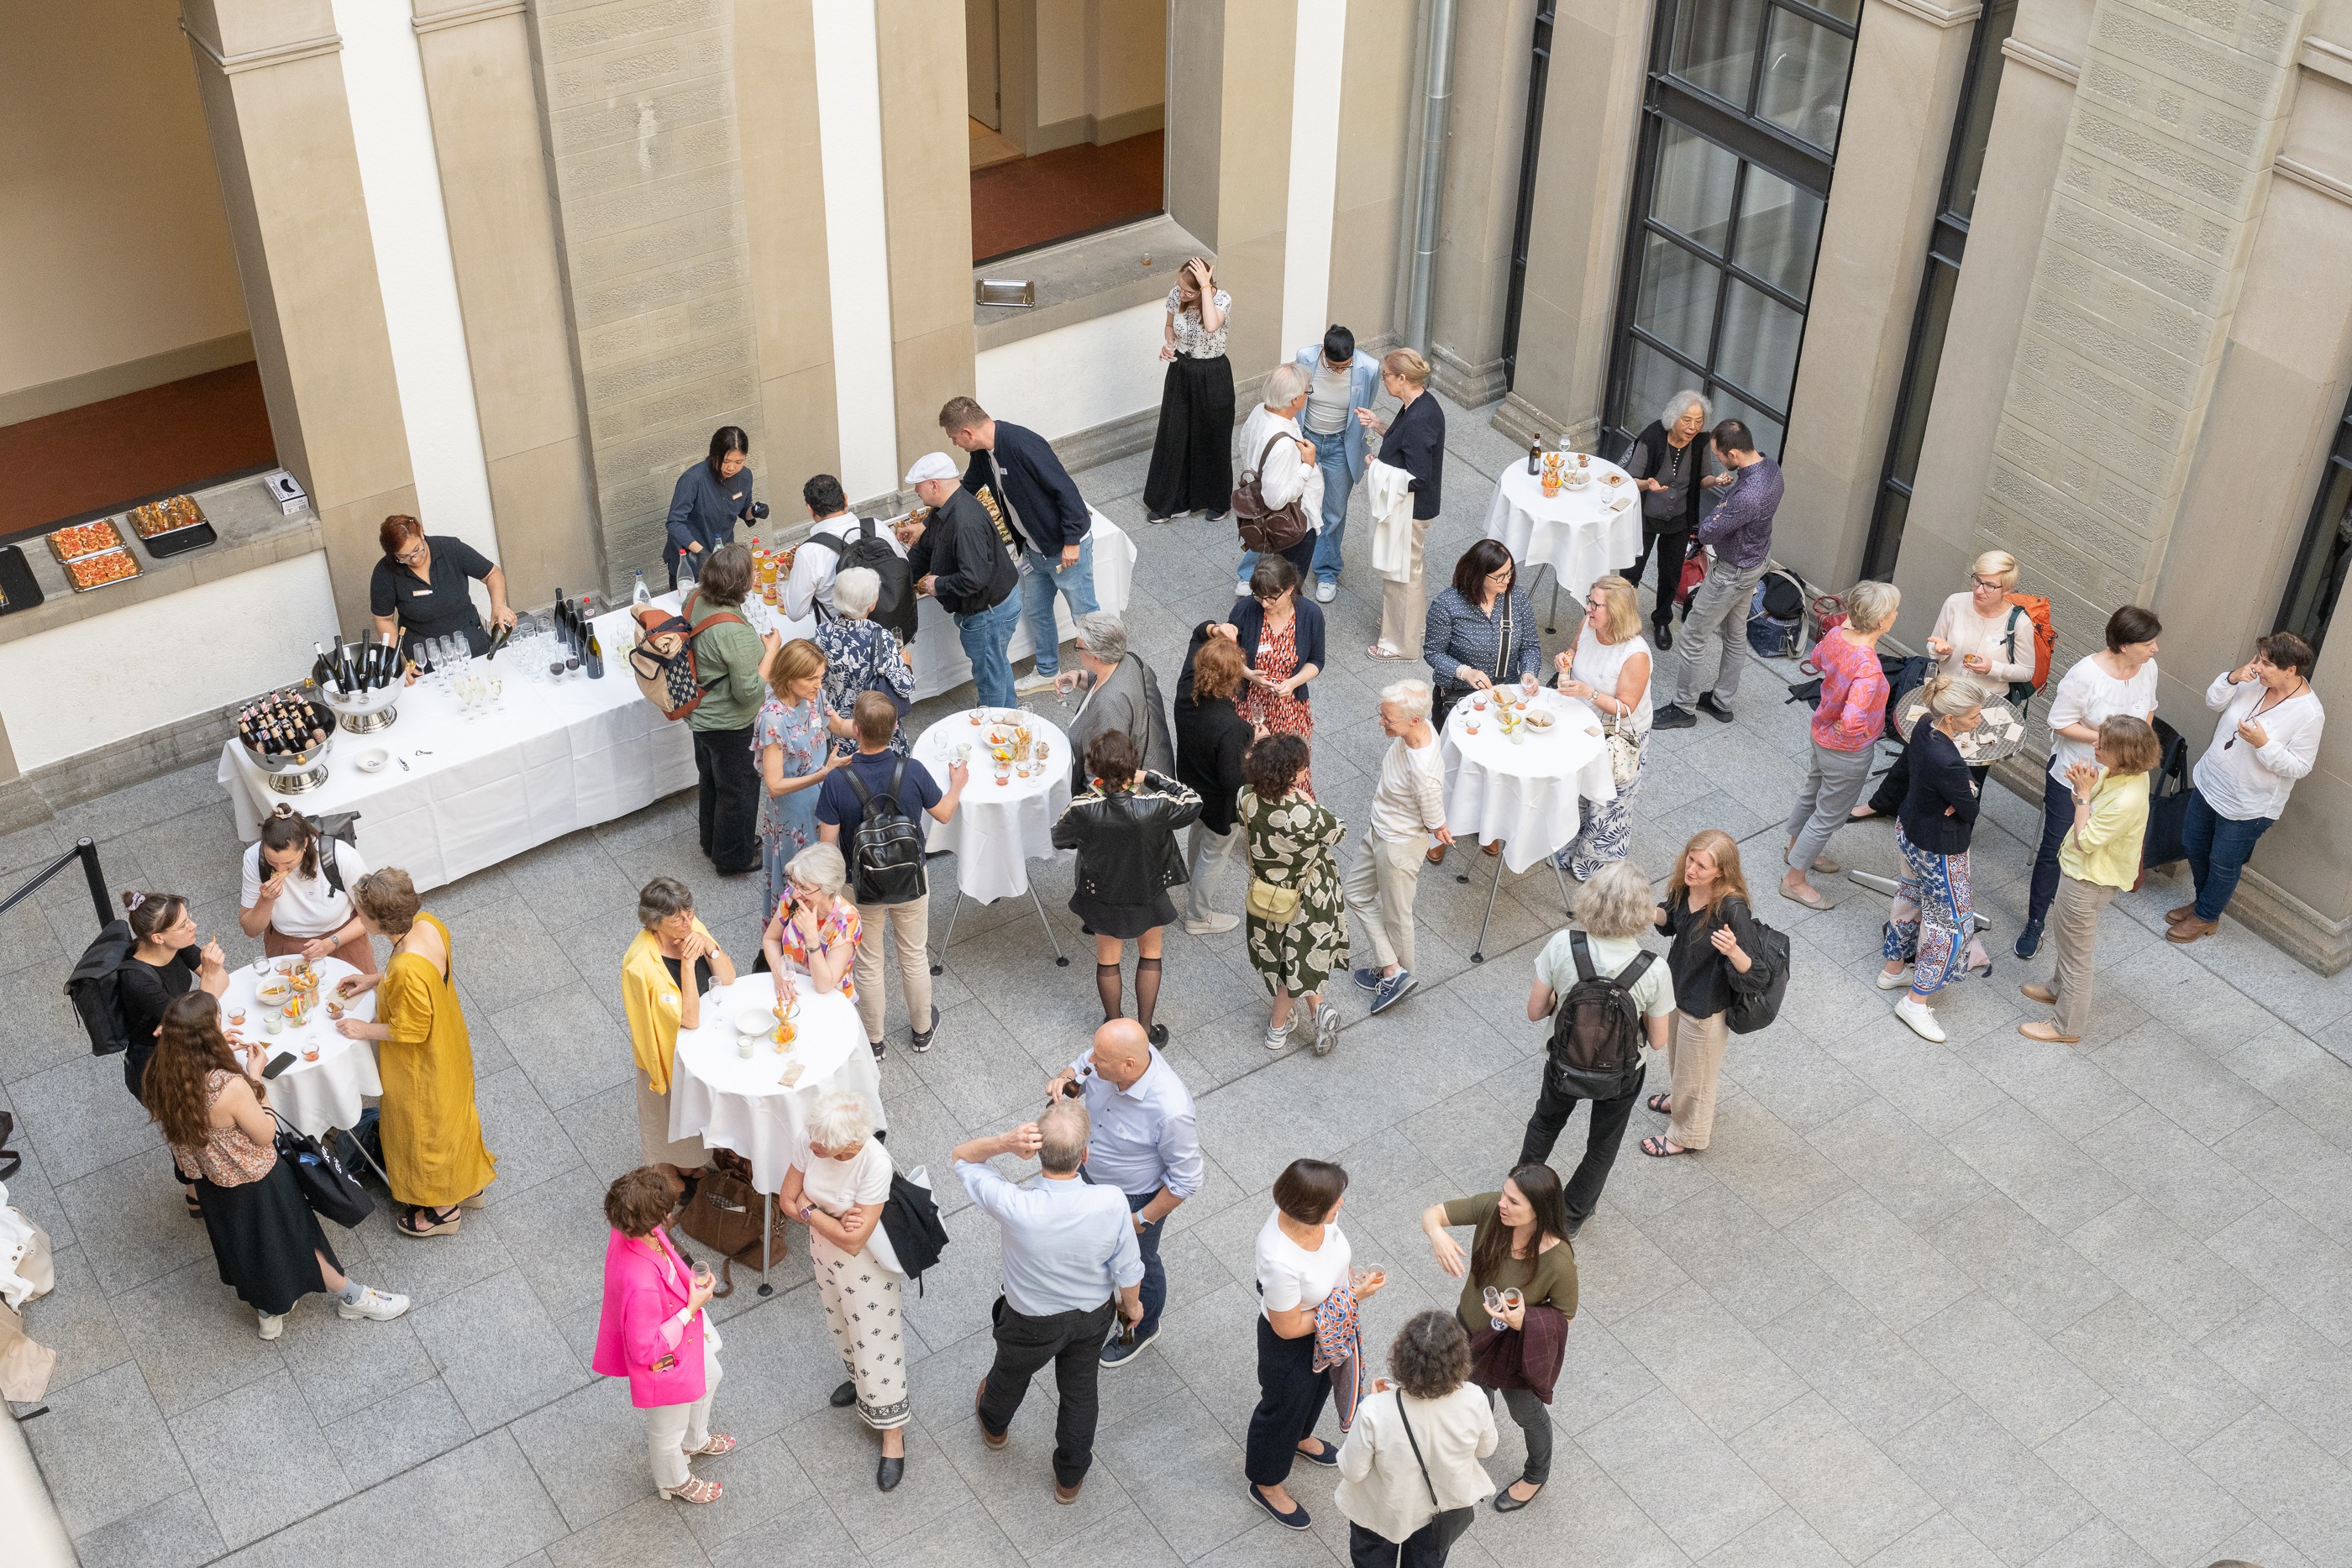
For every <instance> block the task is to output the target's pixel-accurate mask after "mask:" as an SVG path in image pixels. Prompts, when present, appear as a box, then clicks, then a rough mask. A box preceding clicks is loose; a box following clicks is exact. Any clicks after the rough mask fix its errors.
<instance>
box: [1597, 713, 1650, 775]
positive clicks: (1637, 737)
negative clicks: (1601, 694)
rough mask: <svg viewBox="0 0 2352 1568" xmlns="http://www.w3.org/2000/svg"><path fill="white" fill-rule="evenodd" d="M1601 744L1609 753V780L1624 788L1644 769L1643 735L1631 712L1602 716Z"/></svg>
mask: <svg viewBox="0 0 2352 1568" xmlns="http://www.w3.org/2000/svg"><path fill="white" fill-rule="evenodd" d="M1601 745H1602V747H1605V748H1606V749H1607V750H1608V753H1609V780H1610V782H1611V783H1612V784H1614V785H1616V786H1617V788H1618V789H1624V788H1625V787H1626V786H1627V785H1629V784H1631V783H1633V775H1635V774H1636V773H1639V772H1640V771H1641V770H1642V737H1641V734H1640V732H1638V731H1637V730H1635V729H1634V727H1633V715H1632V714H1630V713H1609V714H1602V715H1601Z"/></svg>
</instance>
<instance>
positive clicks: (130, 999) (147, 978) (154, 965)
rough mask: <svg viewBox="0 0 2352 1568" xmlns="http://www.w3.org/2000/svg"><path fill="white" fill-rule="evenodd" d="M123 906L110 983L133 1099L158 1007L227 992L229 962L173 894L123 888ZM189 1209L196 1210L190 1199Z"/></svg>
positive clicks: (159, 1017) (151, 1049) (158, 1021)
mask: <svg viewBox="0 0 2352 1568" xmlns="http://www.w3.org/2000/svg"><path fill="white" fill-rule="evenodd" d="M122 909H123V914H124V917H125V920H126V922H127V923H128V924H129V925H130V927H131V937H132V939H133V940H132V943H131V956H130V958H129V959H128V960H127V961H125V962H124V964H123V966H122V967H121V969H119V970H117V971H116V972H115V973H116V979H115V988H116V993H117V995H118V996H119V997H120V998H121V1003H122V1027H123V1038H124V1039H126V1040H129V1041H130V1042H131V1049H130V1050H128V1051H124V1052H123V1054H122V1086H123V1087H124V1088H126V1089H128V1090H130V1091H131V1098H132V1099H133V1100H136V1099H138V1098H139V1097H140V1088H139V1084H140V1081H141V1080H142V1078H143V1077H145V1076H146V1072H147V1059H148V1058H149V1057H151V1056H152V1055H154V1053H155V1031H156V1030H158V1029H160V1028H162V1027H163V1009H165V1008H167V1007H170V1006H171V1005H172V1001H173V998H176V997H180V996H184V995H185V994H186V993H187V992H188V991H190V990H201V991H203V992H205V993H206V994H207V995H209V996H213V997H221V996H225V995H226V994H227V992H228V967H227V964H226V961H225V959H224V957H223V955H222V953H221V945H220V939H219V938H218V937H214V938H211V939H209V940H205V941H201V942H200V941H199V940H198V939H197V936H196V917H195V915H194V912H193V911H192V910H191V909H190V907H189V905H188V901H187V900H186V899H184V898H183V897H181V896H180V895H179V894H176V893H126V894H123V895H122ZM188 1211H189V1212H190V1213H191V1214H193V1213H194V1212H195V1208H194V1203H193V1202H191V1204H190V1206H189V1210H188Z"/></svg>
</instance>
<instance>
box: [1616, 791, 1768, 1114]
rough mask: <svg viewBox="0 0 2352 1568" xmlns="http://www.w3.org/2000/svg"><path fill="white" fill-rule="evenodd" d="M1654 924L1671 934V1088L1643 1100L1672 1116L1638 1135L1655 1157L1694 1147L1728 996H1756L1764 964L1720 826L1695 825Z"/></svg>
mask: <svg viewBox="0 0 2352 1568" xmlns="http://www.w3.org/2000/svg"><path fill="white" fill-rule="evenodd" d="M1654 920H1655V922H1656V925H1657V928H1658V930H1659V931H1660V932H1662V933H1664V935H1667V936H1672V937H1673V938H1674V939H1675V945H1674V946H1673V947H1672V948H1671V949H1670V950H1669V951H1668V952H1667V954H1666V970H1667V973H1668V974H1669V975H1670V976H1671V977H1673V980H1674V988H1675V1027H1674V1032H1673V1034H1672V1035H1671V1036H1670V1037H1669V1039H1668V1040H1667V1042H1666V1071H1667V1074H1668V1076H1669V1077H1670V1078H1671V1079H1672V1080H1673V1083H1674V1087H1673V1090H1672V1091H1671V1092H1668V1093H1664V1094H1653V1095H1651V1096H1650V1098H1649V1099H1648V1101H1646V1102H1645V1103H1646V1104H1647V1105H1648V1106H1649V1108H1650V1109H1651V1110H1653V1111H1655V1112H1656V1113H1658V1114H1660V1115H1661V1116H1668V1117H1671V1118H1673V1120H1672V1121H1671V1122H1669V1123H1668V1124H1667V1126H1666V1132H1665V1135H1664V1137H1656V1138H1643V1140H1642V1152H1643V1154H1645V1155H1654V1156H1658V1157H1664V1156H1665V1155H1688V1154H1696V1152H1697V1151H1699V1150H1701V1149H1704V1148H1705V1147H1706V1145H1707V1141H1708V1136H1709V1134H1710V1133H1711V1132H1712V1131H1713V1129H1714V1126H1715V1080H1716V1075H1717V1073H1718V1072H1719V1071H1721V1070H1722V1068H1723V1048H1724V1045H1725V1044H1726V1042H1727V1041H1728V1040H1730V1038H1731V1027H1730V1025H1731V1019H1730V1016H1729V1015H1730V1011H1731V1004H1732V1000H1733V998H1735V997H1736V996H1760V995H1762V994H1763V993H1764V992H1765V991H1766V990H1767V989H1769V987H1770V985H1771V979H1772V977H1771V971H1770V969H1769V967H1767V966H1766V965H1764V964H1762V963H1759V962H1758V956H1759V955H1760V954H1762V953H1763V952H1764V951H1765V947H1764V942H1763V938H1762V936H1760V935H1759V928H1758V926H1757V924H1756V915H1755V912H1754V910H1753V908H1752V907H1751V906H1750V904H1749V902H1748V881H1747V879H1746V878H1745V877H1743V876H1741V875H1740V874H1739V846H1738V844H1737V843H1735V842H1733V841H1732V838H1731V835H1730V834H1729V833H1727V832H1725V831H1723V830H1722V829H1720V828H1703V829H1701V830H1700V831H1698V832H1696V833H1694V834H1693V835H1691V841H1690V842H1688V843H1686V844H1685V845H1684V846H1683V852H1682V853H1681V854H1680V855H1678V856H1676V857H1675V874H1674V875H1673V876H1672V877H1670V878H1669V879H1667V882H1666V902H1665V903H1664V904H1662V905H1659V906H1657V907H1656V908H1655V910H1654Z"/></svg>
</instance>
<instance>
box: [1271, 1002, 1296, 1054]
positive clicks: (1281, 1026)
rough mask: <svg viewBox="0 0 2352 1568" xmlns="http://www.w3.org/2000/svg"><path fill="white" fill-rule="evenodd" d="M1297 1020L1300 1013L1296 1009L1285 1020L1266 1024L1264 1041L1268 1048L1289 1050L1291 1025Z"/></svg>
mask: <svg viewBox="0 0 2352 1568" xmlns="http://www.w3.org/2000/svg"><path fill="white" fill-rule="evenodd" d="M1297 1021H1298V1014H1297V1012H1296V1011H1295V1010H1294V1011H1293V1012H1292V1013H1291V1015H1290V1017H1289V1018H1288V1019H1286V1020H1285V1021H1284V1022H1281V1023H1269V1024H1267V1025H1266V1026H1265V1040H1264V1042H1263V1043H1264V1044H1265V1048H1266V1050H1268V1051H1286V1050H1288V1049H1289V1047H1290V1027H1291V1025H1292V1024H1295V1023H1297Z"/></svg>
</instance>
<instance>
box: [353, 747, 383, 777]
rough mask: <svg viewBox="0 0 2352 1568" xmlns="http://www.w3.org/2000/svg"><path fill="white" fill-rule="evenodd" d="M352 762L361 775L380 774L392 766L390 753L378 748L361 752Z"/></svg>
mask: <svg viewBox="0 0 2352 1568" xmlns="http://www.w3.org/2000/svg"><path fill="white" fill-rule="evenodd" d="M353 760H355V761H356V762H357V763H358V764H359V769H360V771H361V772H362V773H380V772H382V771H383V769H384V768H388V767H390V766H391V765H392V753H391V752H389V751H387V750H385V749H384V748H383V747H381V746H378V747H372V748H371V749H369V750H366V751H362V752H361V753H360V754H359V756H358V757H357V758H354V759H353Z"/></svg>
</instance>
